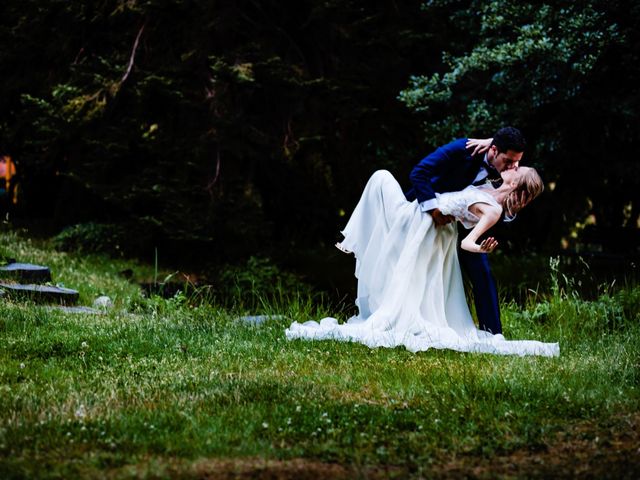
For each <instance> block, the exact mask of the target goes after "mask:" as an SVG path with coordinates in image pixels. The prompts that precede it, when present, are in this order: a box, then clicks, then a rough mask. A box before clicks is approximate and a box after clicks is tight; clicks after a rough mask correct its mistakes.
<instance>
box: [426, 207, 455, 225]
mask: <svg viewBox="0 0 640 480" xmlns="http://www.w3.org/2000/svg"><path fill="white" fill-rule="evenodd" d="M429 213H430V214H431V217H432V218H433V223H435V224H436V227H443V226H445V225H447V224H449V223H451V222H453V221H454V220H455V217H454V216H453V215H445V214H444V213H442V212H441V211H440V209H439V208H434V209H433V210H429Z"/></svg>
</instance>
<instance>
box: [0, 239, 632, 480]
mask: <svg viewBox="0 0 640 480" xmlns="http://www.w3.org/2000/svg"><path fill="white" fill-rule="evenodd" d="M0 243H1V244H2V245H3V246H2V252H0V253H2V254H3V255H5V256H12V257H14V258H18V259H19V260H20V261H33V262H40V263H45V264H47V265H49V266H51V267H52V270H53V274H54V277H55V280H56V281H61V282H63V283H64V284H65V286H67V287H71V288H78V289H79V290H80V291H81V303H83V304H85V305H87V304H88V305H90V304H91V302H92V300H93V299H94V298H95V297H97V296H98V295H100V294H106V295H109V296H110V297H111V298H112V299H114V302H115V306H114V307H113V308H112V309H111V310H109V311H108V312H107V313H106V314H104V315H86V314H70V313H63V312H60V311H55V310H50V309H47V308H44V307H40V306H36V305H29V304H24V303H16V302H10V301H8V300H0V478H24V477H34V478H96V477H108V478H140V477H142V478H164V477H166V478H250V477H258V478H322V477H330V478H358V477H361V478H407V477H410V478H411V477H413V478H422V477H426V478H432V477H437V478H457V477H460V476H466V477H471V478H485V477H486V478H493V477H503V476H506V477H514V476H515V477H547V476H549V475H555V476H557V477H558V476H559V477H572V476H576V475H577V476H580V475H582V476H586V477H599V478H607V477H609V478H620V477H627V478H637V476H638V475H639V474H640V452H639V451H638V446H639V445H640V416H639V415H638V406H639V400H640V392H639V390H638V387H639V380H640V371H639V368H640V288H638V287H634V286H629V287H626V288H624V289H621V290H619V291H617V292H616V293H606V292H604V293H603V294H602V295H601V296H600V298H599V299H598V300H596V301H585V300H582V299H581V298H580V297H579V295H577V294H574V292H573V291H569V289H567V286H565V288H564V289H563V288H560V287H558V286H557V285H556V288H554V292H553V294H551V295H549V296H545V297H542V296H537V297H536V298H532V299H531V301H530V302H529V304H528V305H526V306H525V307H518V306H516V305H515V304H507V305H506V306H505V308H504V313H503V315H504V318H503V323H504V327H505V332H506V336H507V338H529V339H538V340H543V341H559V342H560V348H561V355H560V357H558V358H551V359H550V358H537V357H522V358H521V357H497V356H491V355H483V354H464V353H458V352H452V351H437V350H433V351H428V352H422V353H418V354H413V353H410V352H407V351H406V350H404V349H374V350H371V349H369V348H367V347H365V346H362V345H357V344H348V343H339V342H333V341H323V342H308V341H291V342H290V341H287V340H286V339H285V337H284V329H285V328H286V327H287V326H288V324H289V323H290V322H291V321H292V320H298V321H304V320H307V319H310V318H318V317H321V316H324V315H325V314H327V313H329V312H327V308H326V307H325V306H323V305H322V304H316V303H314V302H313V301H312V300H311V299H308V298H300V297H297V296H295V295H292V296H291V297H290V298H288V299H286V297H285V299H284V300H280V301H279V302H278V304H277V305H264V306H263V308H264V309H265V310H266V311H270V312H276V311H277V312H278V313H280V314H284V315H285V317H286V319H282V320H273V321H270V322H267V323H266V324H264V325H261V326H257V327H256V326H251V325H246V324H243V323H242V322H240V321H238V320H237V316H238V315H241V314H256V313H262V312H259V311H250V312H249V311H243V309H242V307H240V306H238V307H234V308H231V309H225V308H222V307H219V306H216V305H215V302H197V303H195V302H192V301H190V299H189V298H188V297H185V296H184V295H178V296H176V297H174V298H173V299H169V300H164V299H161V298H158V297H153V298H150V299H147V298H144V297H143V296H142V295H141V293H140V291H139V289H138V287H137V286H135V285H133V284H132V283H130V282H129V281H128V280H126V279H125V278H123V277H122V276H121V275H119V274H118V272H120V271H122V270H124V269H126V268H130V269H132V270H133V271H134V272H135V274H136V275H140V276H145V275H147V276H149V275H152V273H153V271H152V269H151V268H150V267H146V266H140V265H136V264H133V263H131V262H124V261H114V260H110V259H108V258H105V257H99V256H74V255H71V254H64V253H59V252H55V251H54V250H52V249H51V248H50V247H49V246H48V245H47V244H46V243H41V244H36V243H33V242H32V241H29V240H26V239H23V238H20V237H18V236H17V235H15V234H13V233H3V234H1V235H0ZM281 298H283V297H281ZM331 313H335V312H331Z"/></svg>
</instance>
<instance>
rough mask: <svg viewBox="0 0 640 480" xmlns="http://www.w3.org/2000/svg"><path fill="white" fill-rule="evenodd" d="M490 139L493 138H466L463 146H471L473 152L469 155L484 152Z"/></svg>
mask: <svg viewBox="0 0 640 480" xmlns="http://www.w3.org/2000/svg"><path fill="white" fill-rule="evenodd" d="M492 141H493V138H467V143H466V145H465V148H467V149H469V148H473V152H472V153H471V155H476V154H478V153H484V152H486V151H487V150H489V147H490V146H491V142H492Z"/></svg>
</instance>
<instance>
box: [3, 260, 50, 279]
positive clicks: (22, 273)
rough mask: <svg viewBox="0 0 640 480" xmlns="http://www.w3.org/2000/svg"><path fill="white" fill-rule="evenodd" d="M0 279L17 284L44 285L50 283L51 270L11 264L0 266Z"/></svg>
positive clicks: (35, 266)
mask: <svg viewBox="0 0 640 480" xmlns="http://www.w3.org/2000/svg"><path fill="white" fill-rule="evenodd" d="M0 278H7V279H11V280H15V281H17V282H31V283H46V282H50V281H51V270H49V267H45V266H43V265H33V264H31V263H17V262H13V263H10V264H8V265H3V266H0Z"/></svg>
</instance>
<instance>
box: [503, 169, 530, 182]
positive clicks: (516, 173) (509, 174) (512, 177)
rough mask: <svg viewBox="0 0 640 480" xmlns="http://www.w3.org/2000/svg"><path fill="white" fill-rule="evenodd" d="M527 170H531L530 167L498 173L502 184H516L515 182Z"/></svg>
mask: <svg viewBox="0 0 640 480" xmlns="http://www.w3.org/2000/svg"><path fill="white" fill-rule="evenodd" d="M529 170H531V167H518V168H512V169H510V170H503V171H502V172H501V173H500V176H501V177H502V181H503V182H504V183H507V184H513V183H515V182H517V180H518V179H519V178H520V177H521V176H522V175H524V174H525V173H526V172H528V171H529Z"/></svg>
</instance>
